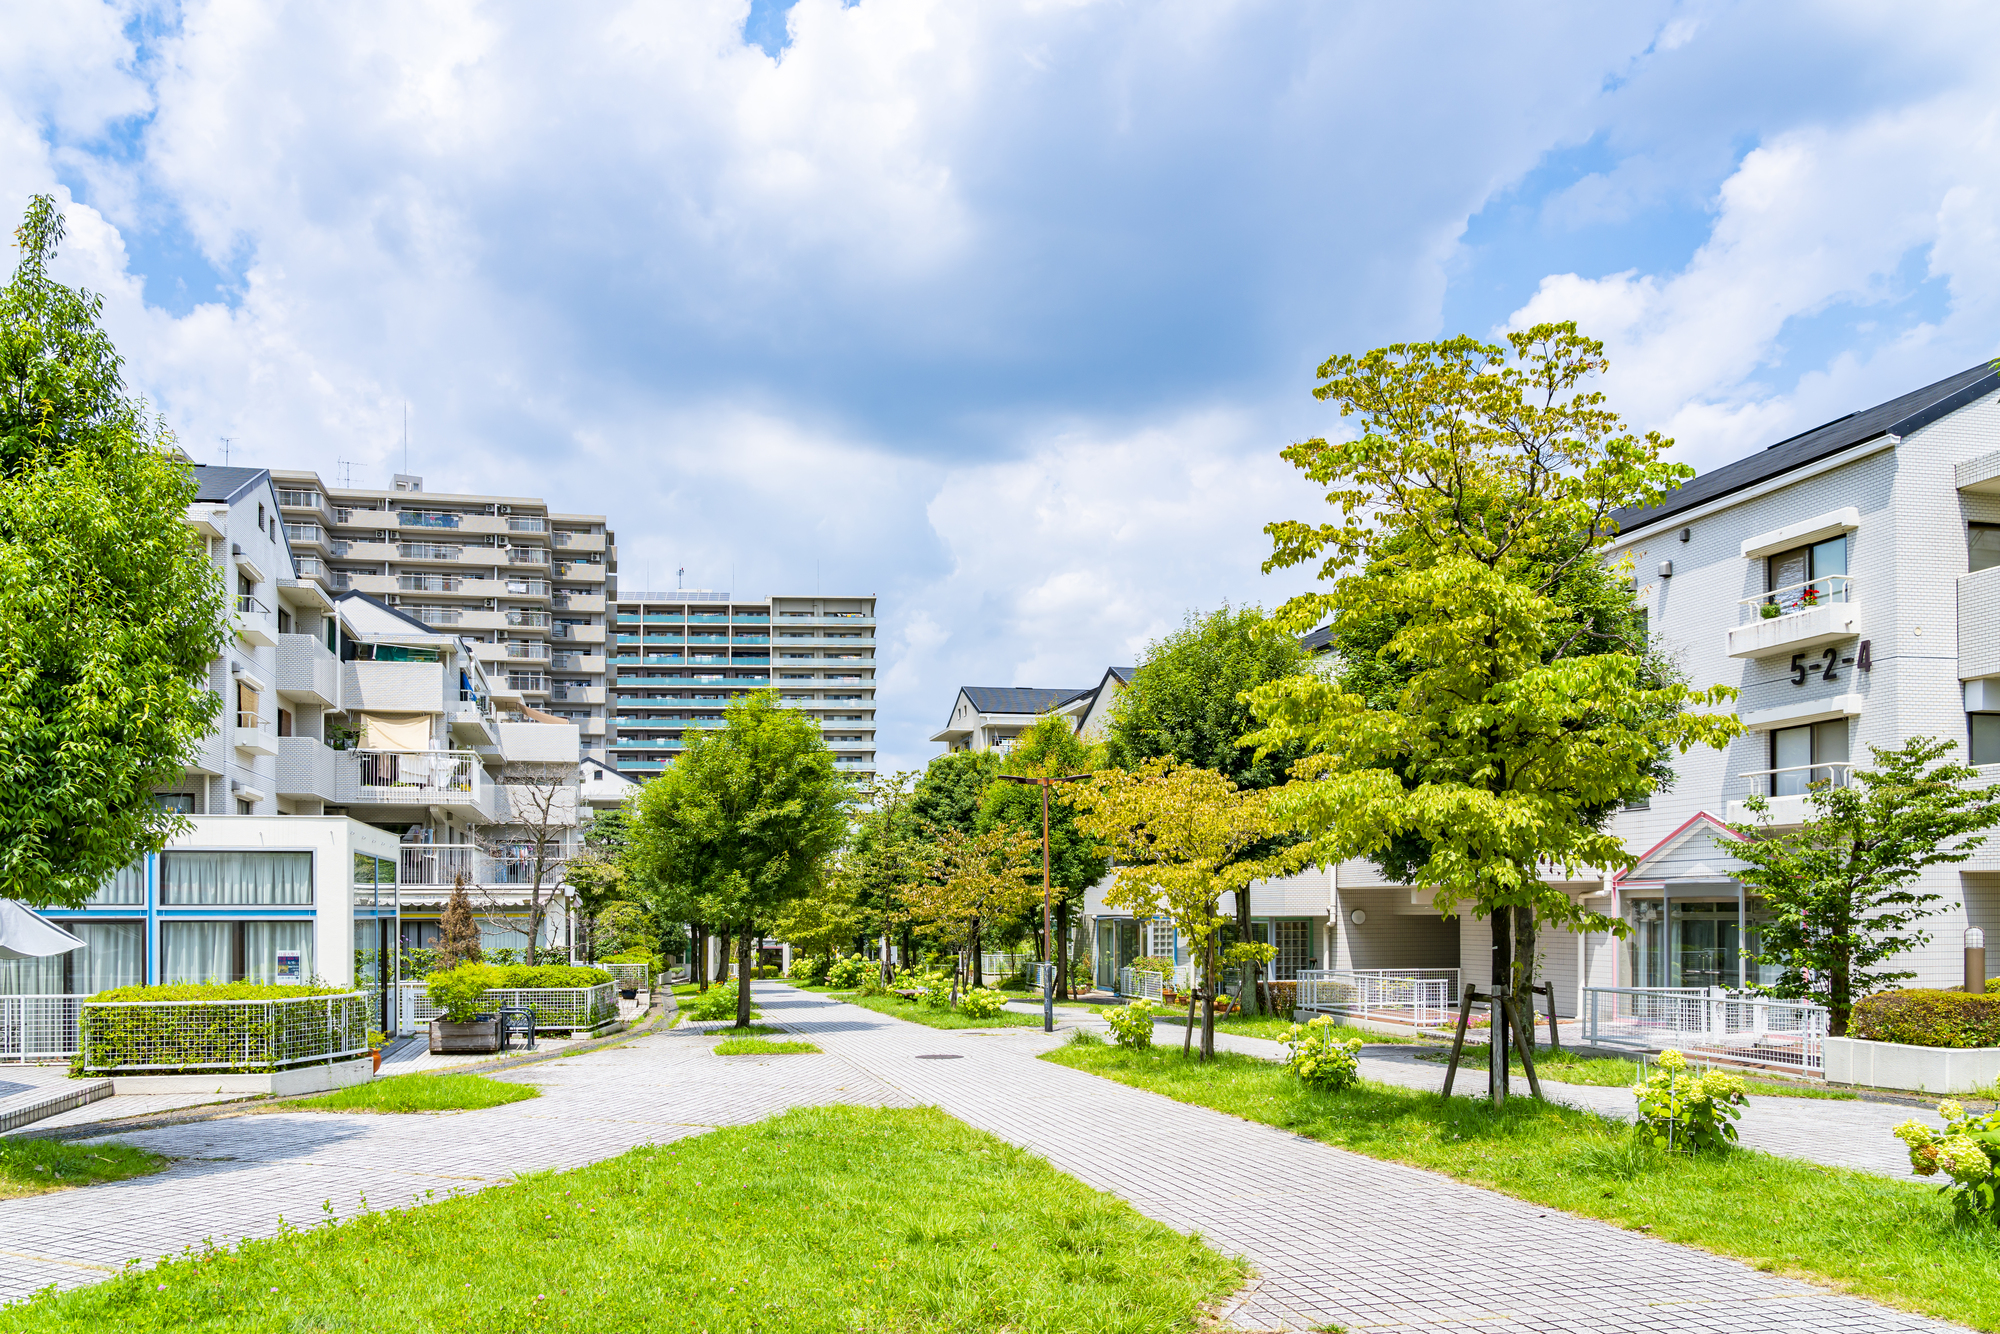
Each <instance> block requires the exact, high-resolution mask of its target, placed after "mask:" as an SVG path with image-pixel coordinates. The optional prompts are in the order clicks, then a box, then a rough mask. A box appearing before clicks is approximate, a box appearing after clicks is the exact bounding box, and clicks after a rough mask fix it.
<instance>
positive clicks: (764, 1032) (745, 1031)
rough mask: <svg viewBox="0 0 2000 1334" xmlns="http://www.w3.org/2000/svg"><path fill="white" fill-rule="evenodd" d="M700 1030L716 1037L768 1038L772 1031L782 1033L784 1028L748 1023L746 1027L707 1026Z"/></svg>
mask: <svg viewBox="0 0 2000 1334" xmlns="http://www.w3.org/2000/svg"><path fill="white" fill-rule="evenodd" d="M702 1031H703V1032H705V1033H707V1034H708V1035H709V1036H710V1037H718V1038H721V1037H726V1038H768V1037H770V1036H771V1035H772V1034H773V1033H782V1032H784V1031H785V1030H784V1029H782V1028H773V1027H772V1026H771V1025H769V1024H751V1025H750V1026H749V1027H747V1028H735V1027H730V1028H709V1029H704V1030H702Z"/></svg>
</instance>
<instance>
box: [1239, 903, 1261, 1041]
mask: <svg viewBox="0 0 2000 1334" xmlns="http://www.w3.org/2000/svg"><path fill="white" fill-rule="evenodd" d="M1236 938H1237V939H1238V940H1241V941H1245V942H1248V941H1249V939H1250V886H1248V885H1245V886H1243V888H1241V889H1239V890H1237V891H1236ZM1239 967H1240V968H1241V969H1242V973H1243V1012H1244V1013H1245V1014H1262V1013H1264V1007H1263V1004H1262V1002H1261V999H1260V997H1259V996H1258V994H1257V973H1258V964H1257V961H1256V960H1255V959H1245V960H1244V961H1243V962H1242V963H1241V964H1240V965H1239Z"/></svg>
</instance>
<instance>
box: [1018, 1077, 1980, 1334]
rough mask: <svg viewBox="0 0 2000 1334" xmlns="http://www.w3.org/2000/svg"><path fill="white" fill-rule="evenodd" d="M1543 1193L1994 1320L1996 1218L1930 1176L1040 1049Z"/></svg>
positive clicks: (1952, 1313) (1929, 1307) (1317, 1133)
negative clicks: (1720, 1150)
mask: <svg viewBox="0 0 2000 1334" xmlns="http://www.w3.org/2000/svg"><path fill="white" fill-rule="evenodd" d="M1042 1059H1043V1060H1049V1061H1056V1062H1059V1063H1061V1064H1063V1065H1068V1066H1072V1067H1074V1068H1076V1069H1079V1070H1087V1071H1090V1072H1091V1073H1093V1074H1099V1075H1103V1076H1105V1077H1106V1078H1109V1079H1115V1080H1118V1081H1119V1082H1121V1083H1125V1084H1130V1085H1132V1086H1134V1087H1136V1088H1144V1089H1151V1090H1153V1091H1154V1092H1157V1093H1162V1094H1165V1095H1166V1096H1168V1097H1170V1098H1176V1099H1179V1100H1180V1101H1183V1102H1190V1103H1196V1104H1199V1105H1200V1106H1204V1107H1212V1108H1215V1109H1216V1110H1217V1111H1222V1112H1227V1113H1230V1114H1231V1115H1235V1116H1241V1117H1244V1118H1245V1119H1247V1120H1251V1121H1261V1122H1264V1123H1265V1124H1267V1125H1274V1126H1282V1127H1283V1128H1285V1129H1287V1130H1290V1131H1292V1132H1294V1133H1296V1134H1300V1135H1306V1136H1309V1137H1311V1138H1313V1139H1318V1140H1323V1141H1325V1142H1326V1143H1329V1144H1335V1145H1339V1146H1340V1147H1342V1148H1345V1149H1352V1150H1354V1151H1355V1152H1357V1153H1363V1154H1367V1155H1368V1156H1370V1157H1374V1158H1385V1159H1390V1160H1392V1161H1395V1162H1403V1163H1410V1164H1413V1165H1415V1166H1418V1167H1424V1168H1428V1169H1430V1170H1432V1171H1435V1172H1442V1173H1444V1174H1446V1175H1448V1176H1452V1177H1456V1178H1458V1179H1459V1180H1461V1181H1467V1182H1471V1183H1472V1184H1474V1185H1479V1186H1485V1187H1489V1188H1491V1189H1494V1190H1499V1191H1503V1192H1505V1193H1506V1194H1509V1195H1514V1196H1517V1197H1519V1198H1521V1199H1525V1200H1531V1201H1533V1202H1535V1203H1537V1204H1544V1205H1550V1206H1553V1207H1555V1208H1558V1209H1567V1210H1570V1211H1571V1212H1573V1213H1578V1214H1585V1215H1588V1216H1590V1217H1593V1218H1602V1219H1606V1220H1608V1221H1610V1222H1613V1223H1618V1224H1622V1225H1623V1226H1625V1227H1628V1228H1641V1227H1643V1228H1649V1229H1650V1230H1651V1231H1652V1233H1653V1234H1654V1235H1656V1236H1659V1237H1663V1238H1665V1239H1667V1240H1669V1241H1676V1242H1683V1243H1686V1244H1688V1245H1691V1246H1699V1247H1702V1248H1704V1249H1706V1250H1710V1251H1715V1252H1717V1253H1719V1254H1722V1255H1730V1256H1735V1257H1737V1258H1739V1259H1742V1260H1747V1261H1749V1262H1750V1263H1752V1264H1754V1265H1755V1266H1756V1267H1757V1268H1759V1269H1764V1270H1771V1271H1775V1272H1778V1273H1786V1274H1792V1275H1795V1276H1799V1277H1806V1278H1812V1279H1817V1280H1821V1281H1824V1282H1829V1283H1833V1284H1835V1285H1838V1286H1840V1287H1843V1288H1846V1289H1848V1290H1850V1291H1853V1292H1856V1293H1859V1294H1861V1295H1864V1296H1868V1297H1873V1298H1875V1299H1877V1300H1879V1301H1884V1302H1888V1303H1890V1304H1893V1305H1897V1306H1903V1307H1907V1308H1909V1309H1912V1310H1918V1311H1924V1312H1927V1313H1929V1314H1931V1315H1936V1316H1942V1317H1944V1318H1946V1319H1951V1320H1959V1321H1963V1322H1965V1323H1967V1324H1970V1325H1974V1326H1976V1327H1978V1328H1981V1329H2000V1229H1996V1228H1994V1227H1991V1226H1983V1227H1981V1226H1973V1227H1964V1228H1961V1227H1959V1226H1958V1225H1957V1224H1955V1223H1954V1221H1953V1219H1952V1212H1951V1207H1950V1205H1949V1204H1948V1203H1946V1202H1945V1201H1944V1199H1943V1198H1941V1197H1940V1196H1939V1195H1938V1193H1937V1190H1936V1188H1935V1187H1933V1186H1930V1185H1926V1184H1919V1183H1916V1182H1911V1181H1892V1180H1890V1179H1888V1178H1887V1177H1879V1176H1874V1175H1872V1174H1870V1173H1866V1172H1853V1171H1847V1170H1845V1169H1841V1168H1833V1167H1821V1166H1819V1165H1818V1164H1815V1163H1808V1162H1803V1161H1800V1160H1798V1159H1792V1158H1778V1157H1773V1156H1771V1155H1769V1154H1763V1153H1757V1152H1754V1151H1752V1150H1737V1151H1735V1152H1732V1153H1729V1154H1727V1155H1723V1156H1720V1157H1715V1158H1704V1159H1687V1158H1668V1157H1666V1156H1665V1155H1663V1154H1660V1153H1658V1152H1656V1151H1650V1150H1647V1149H1646V1148H1645V1147H1644V1146H1643V1145H1641V1144H1640V1143H1639V1141H1638V1140H1637V1138H1636V1136H1635V1135H1634V1133H1633V1130H1632V1128H1631V1127H1629V1126H1625V1125H1621V1124H1618V1123H1615V1122H1612V1121H1609V1120H1606V1119H1605V1118H1603V1117H1599V1116H1595V1115H1592V1114H1590V1113H1588V1112H1582V1111H1578V1110H1576V1109H1575V1108H1570V1107H1561V1106H1556V1105H1553V1104H1549V1103H1537V1102H1535V1101H1533V1100H1532V1099H1529V1098H1526V1097H1517V1098H1514V1099H1511V1100H1510V1101H1509V1102H1508V1104H1507V1106H1506V1108H1505V1110H1504V1111H1502V1112H1500V1113H1498V1114H1496V1113H1494V1112H1493V1111H1492V1109H1491V1108H1490V1107H1489V1106H1488V1105H1487V1104H1486V1103H1484V1102H1479V1101H1475V1100H1473V1099H1470V1098H1452V1099H1444V1098H1440V1097H1438V1096H1437V1095H1435V1094H1430V1093H1419V1092H1416V1091H1414V1090H1410V1089H1399V1088H1389V1087H1385V1086H1383V1085H1379V1084H1363V1085H1361V1086H1359V1087H1357V1088H1353V1089H1349V1090H1347V1091H1345V1092H1342V1093H1316V1092H1314V1091H1312V1090H1310V1089H1308V1088H1306V1087H1305V1086H1303V1085H1302V1084H1300V1083H1299V1081H1298V1080H1297V1078H1296V1077H1294V1076H1293V1075H1292V1073H1291V1072H1290V1071H1289V1070H1288V1069H1286V1068H1284V1067H1282V1066H1277V1065H1273V1064H1272V1063H1270V1062H1268V1061H1258V1060H1254V1059H1252V1058H1250V1057H1247V1056H1232V1055H1228V1054H1223V1055H1221V1056H1219V1057H1218V1058H1217V1060H1216V1061H1215V1062H1213V1063H1212V1064H1208V1065H1203V1064H1199V1063H1197V1062H1195V1061H1191V1060H1183V1059H1182V1057H1181V1055H1180V1052H1179V1051H1178V1050H1176V1051H1173V1052H1171V1053H1168V1052H1164V1051H1160V1050H1158V1049H1155V1050H1154V1051H1151V1052H1127V1051H1123V1050H1120V1049H1118V1048H1116V1047H1105V1046H1085V1047H1074V1046H1072V1047H1061V1048H1058V1049H1057V1050H1055V1051H1053V1052H1049V1053H1047V1054H1045V1055H1044V1056H1043V1057H1042Z"/></svg>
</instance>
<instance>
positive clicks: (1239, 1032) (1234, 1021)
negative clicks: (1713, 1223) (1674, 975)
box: [1160, 1008, 1632, 1084]
mask: <svg viewBox="0 0 2000 1334" xmlns="http://www.w3.org/2000/svg"><path fill="white" fill-rule="evenodd" d="M1160 1018H1161V1019H1162V1020H1163V1021H1164V1022H1166V1023H1169V1024H1173V1025H1174V1026H1175V1027H1177V1028H1185V1027H1186V1026H1187V1010H1186V1008H1182V1009H1181V1010H1179V1011H1177V1012H1175V1013H1173V1014H1164V1015H1161V1016H1160ZM1194 1026H1195V1032H1196V1033H1197V1034H1199V1033H1200V1031H1201V1014H1200V1012H1199V1011H1197V1012H1196V1014H1195V1017H1194ZM1291 1026H1292V1021H1291V1020H1290V1019H1287V1018H1285V1017H1283V1016H1281V1015H1275V1014H1248V1015H1245V1014H1239V1015H1232V1016H1230V1017H1229V1018H1227V1019H1225V1018H1223V1017H1222V1016H1221V1015H1217V1016H1216V1019H1215V1031H1216V1032H1218V1033H1233V1034H1235V1035H1236V1036H1237V1037H1240V1038H1265V1039H1267V1040H1269V1041H1272V1042H1276V1041H1277V1040H1278V1038H1279V1036H1280V1035H1282V1034H1283V1033H1284V1032H1285V1030H1287V1029H1289V1028H1290V1027H1291ZM1333 1033H1334V1036H1335V1037H1338V1038H1341V1039H1342V1040H1345V1039H1348V1038H1359V1039H1360V1040H1361V1041H1363V1042H1367V1043H1394V1044H1397V1045H1399V1046H1401V1045H1408V1044H1410V1043H1414V1042H1416V1041H1418V1039H1417V1038H1413V1037H1409V1038H1406V1037H1398V1036H1391V1035H1389V1034H1386V1033H1375V1032H1371V1031H1369V1030H1368V1029H1365V1028H1355V1027H1353V1026H1352V1025H1350V1024H1336V1025H1334V1026H1333ZM1165 1036H1166V1035H1165V1034H1161V1037H1165ZM1180 1038H1181V1035H1180V1034H1179V1033H1176V1034H1174V1041H1176V1042H1179V1041H1180ZM1540 1060H1541V1058H1540V1057H1539V1056H1538V1057H1536V1070H1537V1072H1539V1071H1540V1068H1541V1066H1540ZM1625 1082H1626V1083H1628V1084H1629V1083H1631V1082H1632V1081H1631V1080H1629V1079H1628V1080H1626V1081H1625Z"/></svg>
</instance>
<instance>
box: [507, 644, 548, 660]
mask: <svg viewBox="0 0 2000 1334" xmlns="http://www.w3.org/2000/svg"><path fill="white" fill-rule="evenodd" d="M500 651H501V653H502V655H504V656H506V657H509V658H539V659H542V660H544V661H546V660H547V659H548V656H549V646H548V645H547V644H544V643H542V642H541V641H540V640H539V639H536V640H526V639H503V640H501V641H500Z"/></svg>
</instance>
